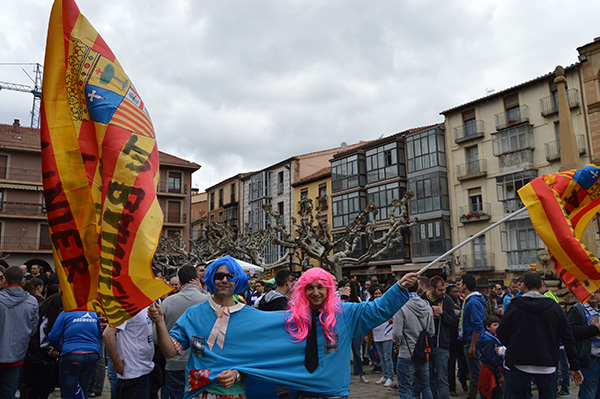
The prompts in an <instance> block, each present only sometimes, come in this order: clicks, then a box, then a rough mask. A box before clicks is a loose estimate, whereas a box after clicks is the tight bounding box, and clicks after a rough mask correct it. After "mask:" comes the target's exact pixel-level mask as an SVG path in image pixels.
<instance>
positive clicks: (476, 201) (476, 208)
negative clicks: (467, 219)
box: [469, 187, 483, 212]
mask: <svg viewBox="0 0 600 399" xmlns="http://www.w3.org/2000/svg"><path fill="white" fill-rule="evenodd" d="M469 212H483V196H482V195H481V187H476V188H470V189H469Z"/></svg>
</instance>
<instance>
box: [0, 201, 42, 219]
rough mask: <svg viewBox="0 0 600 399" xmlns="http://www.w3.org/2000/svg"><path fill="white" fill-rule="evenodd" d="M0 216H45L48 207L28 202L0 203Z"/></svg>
mask: <svg viewBox="0 0 600 399" xmlns="http://www.w3.org/2000/svg"><path fill="white" fill-rule="evenodd" d="M0 215H19V216H45V215H46V207H45V206H44V205H43V204H30V203H27V202H11V201H2V202H0Z"/></svg>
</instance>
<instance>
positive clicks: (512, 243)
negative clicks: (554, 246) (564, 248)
mask: <svg viewBox="0 0 600 399" xmlns="http://www.w3.org/2000/svg"><path fill="white" fill-rule="evenodd" d="M502 229H503V230H501V231H500V236H501V238H502V251H504V252H506V253H507V254H506V255H507V260H508V266H509V269H529V264H530V263H536V261H537V251H538V250H540V249H544V248H545V246H544V243H543V242H542V240H541V239H540V238H539V237H538V235H537V233H536V232H535V229H534V228H533V225H532V224H531V220H530V219H517V220H509V221H508V222H506V223H504V224H503V225H502Z"/></svg>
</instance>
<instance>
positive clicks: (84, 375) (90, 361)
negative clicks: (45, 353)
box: [58, 352, 100, 399]
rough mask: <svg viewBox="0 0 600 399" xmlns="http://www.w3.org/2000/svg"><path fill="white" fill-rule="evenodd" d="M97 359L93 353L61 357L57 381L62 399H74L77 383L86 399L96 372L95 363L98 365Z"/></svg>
mask: <svg viewBox="0 0 600 399" xmlns="http://www.w3.org/2000/svg"><path fill="white" fill-rule="evenodd" d="M99 357H100V356H99V355H98V354H97V353H95V352H90V353H73V352H71V353H67V354H66V355H63V356H61V358H60V362H59V365H58V380H59V382H60V390H61V397H62V398H63V399H75V390H76V389H77V383H79V385H80V386H81V390H82V392H83V396H84V398H85V399H87V397H88V389H89V387H90V383H91V382H92V377H93V376H94V373H95V372H96V363H98V358H99Z"/></svg>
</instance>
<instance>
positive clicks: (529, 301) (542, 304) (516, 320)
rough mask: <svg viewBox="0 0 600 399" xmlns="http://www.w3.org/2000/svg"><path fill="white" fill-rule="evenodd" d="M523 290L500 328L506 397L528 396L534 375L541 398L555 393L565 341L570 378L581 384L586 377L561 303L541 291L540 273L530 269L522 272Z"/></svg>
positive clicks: (498, 333) (508, 310)
mask: <svg viewBox="0 0 600 399" xmlns="http://www.w3.org/2000/svg"><path fill="white" fill-rule="evenodd" d="M523 280H524V285H523V287H524V292H525V293H524V294H523V296H521V297H518V298H514V299H513V300H512V301H511V305H510V307H509V308H508V309H507V311H506V313H505V314H504V317H502V320H501V321H500V326H499V327H498V330H497V336H498V339H500V341H501V342H502V344H503V345H504V346H506V348H507V350H506V355H505V364H506V365H507V366H508V368H509V369H510V373H508V375H507V378H506V387H505V394H506V396H505V397H507V398H519V397H525V396H524V393H525V392H527V391H528V388H529V385H530V383H531V379H532V377H534V376H535V379H536V383H537V386H538V394H539V397H540V398H555V397H556V365H557V364H558V360H559V354H558V348H559V346H560V342H561V341H562V342H563V344H564V346H565V349H566V351H567V357H568V358H569V364H570V367H571V378H572V379H573V381H574V382H575V383H576V384H577V385H579V384H581V381H582V380H583V376H582V375H581V371H579V362H578V361H577V354H576V351H575V340H574V339H573V334H572V333H571V329H570V328H569V323H568V322H567V318H566V317H565V314H564V313H563V311H562V309H561V307H560V305H559V304H558V303H556V302H555V301H554V300H552V299H550V298H548V297H546V296H544V295H542V294H540V293H539V292H538V291H539V289H540V288H541V286H542V279H541V277H540V275H539V274H538V273H537V272H535V271H533V270H531V271H528V272H526V273H525V274H524V275H523Z"/></svg>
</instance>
